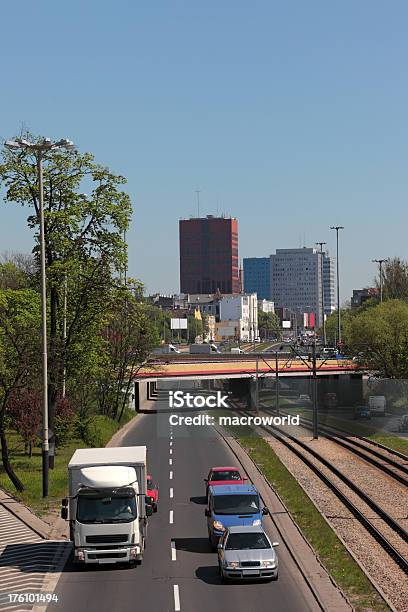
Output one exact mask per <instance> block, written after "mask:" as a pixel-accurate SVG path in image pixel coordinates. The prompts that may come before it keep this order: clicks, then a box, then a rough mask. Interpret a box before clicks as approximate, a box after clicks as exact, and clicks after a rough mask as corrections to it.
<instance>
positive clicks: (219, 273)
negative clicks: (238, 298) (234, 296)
mask: <svg viewBox="0 0 408 612" xmlns="http://www.w3.org/2000/svg"><path fill="white" fill-rule="evenodd" d="M179 231H180V291H181V293H215V292H216V291H217V290H219V291H220V292H221V293H239V292H240V280H239V267H238V221H237V219H234V218H233V219H225V218H223V217H213V216H211V215H208V216H207V217H206V218H203V219H182V220H180V222H179Z"/></svg>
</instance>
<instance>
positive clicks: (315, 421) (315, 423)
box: [312, 341, 319, 440]
mask: <svg viewBox="0 0 408 612" xmlns="http://www.w3.org/2000/svg"><path fill="white" fill-rule="evenodd" d="M312 378H313V440H317V439H318V437H319V425H318V412H317V371H316V341H314V342H313V344H312Z"/></svg>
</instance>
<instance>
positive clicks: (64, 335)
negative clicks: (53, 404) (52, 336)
mask: <svg viewBox="0 0 408 612" xmlns="http://www.w3.org/2000/svg"><path fill="white" fill-rule="evenodd" d="M67 294H68V279H67V273H66V272H64V306H63V310H64V314H63V319H62V340H63V346H64V352H65V341H66V339H67ZM66 373H67V369H66V367H65V357H64V370H63V372H62V397H65V386H66V383H65V380H66Z"/></svg>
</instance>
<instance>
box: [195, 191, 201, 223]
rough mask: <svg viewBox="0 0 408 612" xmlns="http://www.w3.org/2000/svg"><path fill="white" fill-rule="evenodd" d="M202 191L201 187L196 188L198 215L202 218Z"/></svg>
mask: <svg viewBox="0 0 408 612" xmlns="http://www.w3.org/2000/svg"><path fill="white" fill-rule="evenodd" d="M200 193H201V189H196V194H197V217H198V218H200Z"/></svg>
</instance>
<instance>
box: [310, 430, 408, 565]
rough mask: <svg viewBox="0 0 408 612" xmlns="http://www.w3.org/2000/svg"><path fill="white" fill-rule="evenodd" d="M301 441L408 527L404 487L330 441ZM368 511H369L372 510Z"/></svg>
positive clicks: (407, 499) (407, 490)
mask: <svg viewBox="0 0 408 612" xmlns="http://www.w3.org/2000/svg"><path fill="white" fill-rule="evenodd" d="M303 441H304V442H305V443H306V444H307V446H308V447H309V448H311V449H313V450H315V451H316V452H318V453H319V455H322V457H324V458H325V459H327V460H328V461H330V463H333V464H334V465H335V466H336V467H337V468H338V469H339V470H340V471H341V472H342V473H343V474H344V475H345V476H347V478H350V480H352V481H353V482H354V483H355V484H356V485H358V487H359V488H360V489H361V491H364V493H366V494H367V495H369V496H370V497H371V498H372V499H373V501H375V503H376V504H378V505H379V506H380V508H382V509H383V510H385V511H386V512H387V514H389V515H390V516H391V517H392V518H393V519H395V521H396V522H397V523H399V524H400V525H401V527H403V528H404V529H408V489H407V487H405V486H404V485H403V484H402V483H400V482H398V481H396V480H394V479H393V478H392V477H391V476H388V475H387V474H384V473H382V472H381V471H380V470H379V469H378V468H376V467H374V466H373V465H371V464H370V463H367V462H366V461H364V459H361V458H360V457H358V456H357V455H354V454H353V453H352V452H349V451H347V450H346V449H345V448H342V447H341V446H339V445H338V444H335V443H334V442H332V441H331V440H327V439H325V438H319V440H313V441H311V440H310V438H309V440H306V441H305V440H303ZM343 486H344V485H343ZM342 490H343V489H342ZM370 512H371V514H372V511H370ZM407 554H408V549H407Z"/></svg>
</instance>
